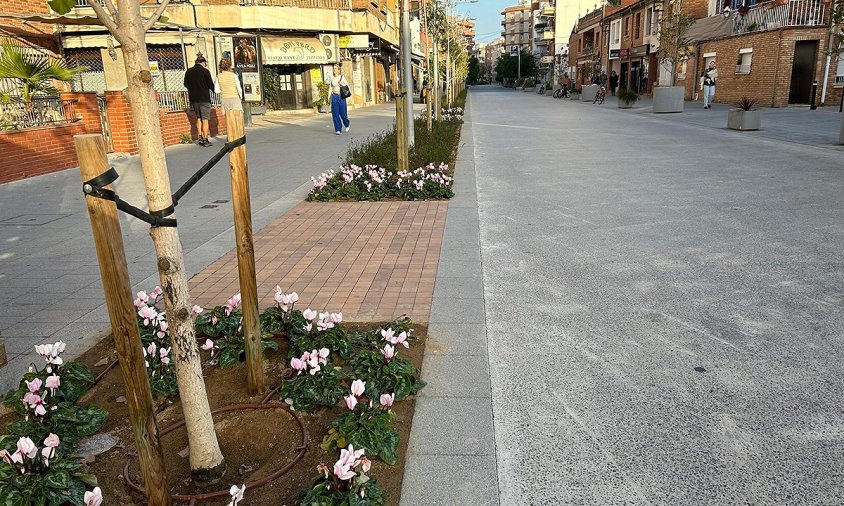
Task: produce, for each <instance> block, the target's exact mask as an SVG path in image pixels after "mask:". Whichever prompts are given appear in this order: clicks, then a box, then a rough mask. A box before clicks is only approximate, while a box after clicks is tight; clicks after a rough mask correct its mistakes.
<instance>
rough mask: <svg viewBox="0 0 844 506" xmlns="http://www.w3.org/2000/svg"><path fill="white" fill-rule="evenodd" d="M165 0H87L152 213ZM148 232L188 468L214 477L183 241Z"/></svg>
mask: <svg viewBox="0 0 844 506" xmlns="http://www.w3.org/2000/svg"><path fill="white" fill-rule="evenodd" d="M169 2H170V0H161V3H160V4H159V5H158V8H157V9H156V10H155V12H154V13H153V14H152V15H151V16H150V17H148V18H144V17H142V16H141V6H140V4H139V2H138V0H119V1H118V2H116V3H115V2H114V1H112V0H103V1H102V2H100V1H92V2H90V5H91V7H92V8H93V9H94V12H96V13H97V17H98V18H99V20H100V22H102V23H103V25H104V26H105V27H106V28H107V29H108V31H109V32H111V34H112V35H113V36H114V37H115V38H116V39H117V41H118V42H119V43H120V46H121V49H122V50H123V56H124V62H125V69H126V79H127V83H128V86H127V88H126V95H127V98H128V100H129V106H130V107H131V110H132V119H133V121H134V124H135V132H136V133H137V138H138V152H139V155H140V159H141V168H142V169H143V172H144V183H145V185H146V193H147V201H148V204H149V210H150V212H153V213H154V212H156V211H162V210H166V209H168V208H170V207H171V206H172V205H173V199H172V196H171V192H170V178H169V175H168V173H167V160H166V159H165V157H164V149H163V146H164V142H163V141H162V137H161V124H160V121H159V116H158V100H157V99H156V97H155V91H154V90H153V87H152V74H151V73H150V68H149V56H148V54H147V46H146V31H147V30H149V29H150V28H152V26H153V25H154V24H155V23H156V22H157V21H158V20H159V19H160V18H161V15H162V14H163V13H164V10H165V9H166V8H167V5H168V4H169ZM49 4H50V7H52V8H53V10H55V11H56V12H60V13H66V12H69V10H70V8H72V7H73V5H74V2H73V1H72V0H70V1H69V2H68V1H67V0H53V1H50V2H49ZM68 4H70V5H69V6H68ZM62 11H63V12H62ZM150 236H151V237H152V241H153V244H154V246H155V253H156V257H157V260H158V272H159V276H160V278H161V286H162V288H163V290H164V303H165V308H166V311H167V321H168V323H169V325H170V337H171V339H172V344H173V354H172V356H173V358H174V362H175V366H176V376H177V378H178V382H179V394H180V398H181V402H182V411H183V413H184V417H185V421H186V423H187V425H186V428H187V433H188V442H189V444H190V465H191V472H192V474H193V476H194V478H195V479H197V480H200V481H208V480H213V479H216V478H219V477H220V476H221V475H222V474H223V472H224V471H225V462H224V460H223V454H222V452H220V445H219V444H218V442H217V434H216V432H215V431H214V421H213V420H212V418H211V409H210V406H209V404H208V396H207V394H206V392H205V381H204V380H203V379H202V364H201V360H200V357H199V349H198V347H197V343H196V330H195V327H194V318H195V316H194V314H193V312H192V311H191V307H192V301H191V297H190V292H189V289H188V277H187V272H186V271H185V261H184V255H183V253H182V243H181V241H180V240H179V232H178V230H177V229H176V227H152V228H151V229H150Z"/></svg>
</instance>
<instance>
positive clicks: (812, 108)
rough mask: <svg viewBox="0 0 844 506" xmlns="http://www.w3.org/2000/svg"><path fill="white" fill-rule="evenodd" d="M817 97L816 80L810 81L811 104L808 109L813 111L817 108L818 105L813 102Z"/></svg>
mask: <svg viewBox="0 0 844 506" xmlns="http://www.w3.org/2000/svg"><path fill="white" fill-rule="evenodd" d="M817 97H818V81H812V99H811V100H812V102H811V104H812V105H810V106H809V109H811V110H812V111H814V110H815V109H817V108H818V105H817V104H816V103H815V99H816V98H817Z"/></svg>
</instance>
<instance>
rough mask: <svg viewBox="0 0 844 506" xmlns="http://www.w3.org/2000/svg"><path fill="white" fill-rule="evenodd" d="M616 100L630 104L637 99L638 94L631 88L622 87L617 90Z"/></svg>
mask: <svg viewBox="0 0 844 506" xmlns="http://www.w3.org/2000/svg"><path fill="white" fill-rule="evenodd" d="M618 100H619V101H620V102H625V103H628V104H632V103H633V102H636V101H637V100H639V95H638V94H637V93H636V92H635V91H633V90H630V89H627V88H622V89H620V90H618Z"/></svg>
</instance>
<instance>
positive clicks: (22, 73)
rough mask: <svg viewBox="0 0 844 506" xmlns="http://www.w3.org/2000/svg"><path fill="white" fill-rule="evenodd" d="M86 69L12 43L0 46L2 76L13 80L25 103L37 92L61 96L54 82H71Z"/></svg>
mask: <svg viewBox="0 0 844 506" xmlns="http://www.w3.org/2000/svg"><path fill="white" fill-rule="evenodd" d="M84 70H85V69H84V68H83V67H78V66H75V65H68V64H67V63H66V62H65V61H64V60H61V59H54V58H50V57H48V56H46V55H42V54H36V53H34V52H29V51H27V50H26V49H25V48H23V47H21V46H18V45H15V44H12V43H10V42H6V43H4V44H3V45H2V46H0V79H10V80H12V81H14V82H15V83H16V84H17V85H18V87H19V90H20V95H21V98H22V99H23V101H24V102H30V101H31V100H32V96H33V94H35V93H44V94H47V95H53V96H55V95H58V94H59V90H58V89H56V87H55V85H54V83H55V82H56V81H60V82H70V81H72V80H73V79H74V78H75V77H76V76H77V75H78V74H79V73H80V72H83V71H84Z"/></svg>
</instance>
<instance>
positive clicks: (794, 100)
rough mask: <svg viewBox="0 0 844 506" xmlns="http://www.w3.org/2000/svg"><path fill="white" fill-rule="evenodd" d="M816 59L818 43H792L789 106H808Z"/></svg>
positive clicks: (804, 41) (803, 41) (811, 41)
mask: <svg viewBox="0 0 844 506" xmlns="http://www.w3.org/2000/svg"><path fill="white" fill-rule="evenodd" d="M817 59H818V41H816V40H801V41H799V42H795V43H794V63H792V65H791V91H789V93H788V103H789V104H808V103H809V102H810V101H811V98H812V97H811V94H812V80H813V79H814V78H815V63H816V62H817Z"/></svg>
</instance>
